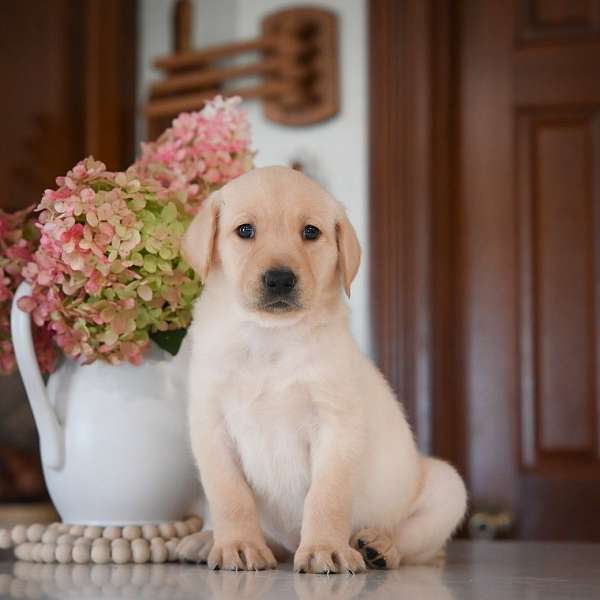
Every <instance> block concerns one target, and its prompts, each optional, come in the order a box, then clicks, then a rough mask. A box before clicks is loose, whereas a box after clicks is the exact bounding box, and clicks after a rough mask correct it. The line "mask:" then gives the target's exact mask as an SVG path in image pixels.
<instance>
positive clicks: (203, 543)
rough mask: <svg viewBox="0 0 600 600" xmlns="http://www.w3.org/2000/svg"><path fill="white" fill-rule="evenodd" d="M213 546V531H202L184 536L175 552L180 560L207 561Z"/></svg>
mask: <svg viewBox="0 0 600 600" xmlns="http://www.w3.org/2000/svg"><path fill="white" fill-rule="evenodd" d="M212 546H213V533H212V531H200V532H198V533H194V534H192V535H188V536H186V537H184V538H183V539H182V540H181V541H180V542H179V544H178V545H177V548H176V549H175V554H176V556H177V559H178V560H181V561H184V562H192V563H205V562H206V561H207V559H208V554H209V553H210V551H211V548H212Z"/></svg>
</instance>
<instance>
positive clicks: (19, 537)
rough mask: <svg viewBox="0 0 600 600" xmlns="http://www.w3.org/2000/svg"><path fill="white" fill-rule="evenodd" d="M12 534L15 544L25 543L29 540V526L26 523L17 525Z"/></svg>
mask: <svg viewBox="0 0 600 600" xmlns="http://www.w3.org/2000/svg"><path fill="white" fill-rule="evenodd" d="M10 535H11V537H12V541H13V542H14V543H15V544H24V543H25V542H26V541H27V527H25V525H15V526H14V527H13V528H12V531H11V532H10Z"/></svg>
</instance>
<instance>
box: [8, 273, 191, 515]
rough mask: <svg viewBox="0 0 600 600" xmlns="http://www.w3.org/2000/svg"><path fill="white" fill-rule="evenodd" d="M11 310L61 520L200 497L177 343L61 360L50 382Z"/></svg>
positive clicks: (25, 291)
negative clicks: (174, 349)
mask: <svg viewBox="0 0 600 600" xmlns="http://www.w3.org/2000/svg"><path fill="white" fill-rule="evenodd" d="M30 293H31V288H30V286H29V285H28V284H27V283H23V284H21V286H20V287H19V289H18V290H17V293H16V295H15V298H14V302H13V306H12V312H11V328H12V338H13V344H14V348H15V355H16V359H17V364H18V366H19V370H20V372H21V377H22V378H23V382H24V384H25V389H26V391H27V395H28V397H29V402H30V403H31V408H32V411H33V416H34V418H35V422H36V425H37V429H38V433H39V437H40V450H41V457H42V465H43V469H44V477H45V479H46V485H47V487H48V491H49V492H50V496H51V498H52V501H53V502H54V505H55V506H56V509H57V510H58V512H59V513H60V516H61V518H62V520H63V521H64V522H66V523H74V524H82V523H87V524H93V525H125V524H132V523H137V524H142V523H157V522H161V521H176V520H179V519H181V518H182V517H184V516H185V515H186V513H187V511H188V510H189V509H190V508H191V506H192V503H193V501H194V499H195V498H197V496H198V489H199V486H198V484H197V474H196V469H195V467H194V464H193V460H192V456H191V451H190V448H189V443H188V433H187V426H186V379H187V378H186V364H187V353H186V352H185V350H184V348H183V347H182V350H181V351H180V352H179V354H178V355H177V356H176V357H172V356H171V355H170V354H168V353H167V352H164V351H163V350H161V349H160V348H158V347H157V346H153V347H152V348H151V349H150V350H149V351H148V352H147V354H146V355H145V357H144V362H143V363H142V364H141V365H140V366H133V365H129V364H122V365H117V366H115V365H109V364H107V363H103V362H101V361H96V362H95V363H93V364H91V365H87V366H82V365H80V364H78V363H77V362H75V361H73V360H68V359H67V360H65V361H64V362H63V363H62V365H61V366H60V367H59V369H58V370H57V371H56V372H55V373H53V374H52V375H51V376H50V378H49V380H48V386H47V387H46V386H45V385H44V380H43V378H42V375H41V373H40V369H39V366H38V363H37V360H36V357H35V351H34V347H33V340H32V337H31V318H30V316H29V315H28V314H27V313H25V312H23V311H21V310H20V309H19V308H18V307H17V302H18V300H19V298H21V297H22V296H27V295H29V294H30Z"/></svg>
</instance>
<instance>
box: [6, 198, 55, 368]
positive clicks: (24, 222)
mask: <svg viewBox="0 0 600 600" xmlns="http://www.w3.org/2000/svg"><path fill="white" fill-rule="evenodd" d="M32 210H33V207H29V208H26V209H24V210H21V211H19V212H15V213H7V212H5V211H3V210H0V375H9V374H10V373H12V372H13V371H14V369H15V354H14V349H13V345H12V341H11V334H10V310H11V305H12V299H13V296H14V294H15V291H16V289H17V287H18V286H19V284H20V283H21V281H23V275H22V271H23V268H24V267H25V265H26V264H27V263H28V262H29V261H30V260H31V258H32V255H33V252H34V250H35V248H36V246H37V244H38V238H39V235H38V233H37V231H36V229H35V227H34V225H33V217H32V214H31V212H32ZM33 341H34V345H35V349H36V353H37V357H38V362H39V364H40V368H41V369H42V370H43V371H44V372H46V373H50V372H52V371H53V370H54V369H55V366H56V361H57V357H58V355H57V351H56V347H55V346H54V345H53V344H52V341H51V337H50V332H49V331H48V329H47V328H46V327H34V328H33Z"/></svg>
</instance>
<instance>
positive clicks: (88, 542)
mask: <svg viewBox="0 0 600 600" xmlns="http://www.w3.org/2000/svg"><path fill="white" fill-rule="evenodd" d="M91 545H92V540H89V539H88V538H85V537H78V538H77V539H76V540H75V541H74V542H73V546H91Z"/></svg>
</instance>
